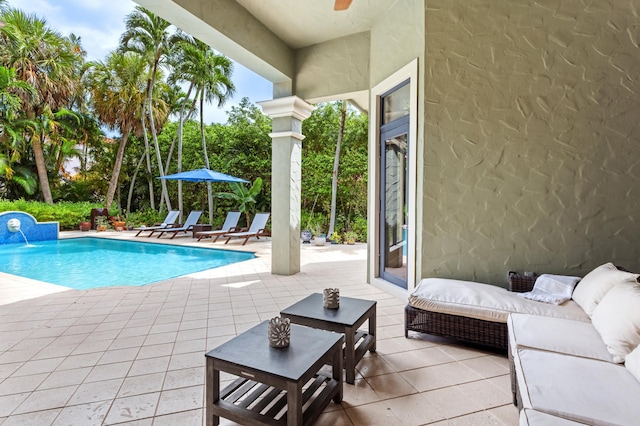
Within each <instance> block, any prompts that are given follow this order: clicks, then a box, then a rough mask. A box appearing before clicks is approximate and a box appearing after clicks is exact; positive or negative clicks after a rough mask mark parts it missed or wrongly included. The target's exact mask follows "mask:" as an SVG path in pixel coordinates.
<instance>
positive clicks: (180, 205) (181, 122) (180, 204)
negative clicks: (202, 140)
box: [178, 82, 196, 222]
mask: <svg viewBox="0 0 640 426" xmlns="http://www.w3.org/2000/svg"><path fill="white" fill-rule="evenodd" d="M192 90H193V82H192V83H191V84H190V85H189V89H188V90H187V94H186V95H185V98H184V102H183V103H182V107H181V108H180V118H179V120H178V173H180V172H181V171H182V136H183V135H182V131H183V128H184V121H185V120H186V117H188V116H190V115H191V114H192V113H193V109H194V108H195V103H196V99H195V98H194V99H193V101H192V102H191V109H190V110H189V113H188V114H187V115H185V113H184V110H185V107H186V105H187V101H188V100H189V96H190V95H191V91H192ZM178 210H180V222H182V216H183V211H184V205H183V200H182V181H181V180H179V181H178Z"/></svg>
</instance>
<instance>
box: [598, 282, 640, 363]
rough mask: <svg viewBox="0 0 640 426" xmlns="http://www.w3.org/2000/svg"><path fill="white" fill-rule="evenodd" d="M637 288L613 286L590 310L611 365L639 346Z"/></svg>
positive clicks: (639, 326)
mask: <svg viewBox="0 0 640 426" xmlns="http://www.w3.org/2000/svg"><path fill="white" fill-rule="evenodd" d="M638 307H640V285H638V284H635V283H623V284H618V285H616V286H614V287H613V288H612V289H611V290H609V292H608V293H607V294H606V296H604V297H603V298H602V301H601V302H600V303H599V304H598V306H596V308H595V309H594V310H593V315H592V316H591V322H592V323H593V326H594V327H595V329H596V330H597V331H598V333H600V337H602V341H603V342H604V344H605V345H607V350H608V351H609V353H610V354H611V356H612V357H613V361H614V362H618V363H621V362H624V357H625V356H627V355H628V354H629V353H630V352H631V351H632V350H634V349H635V348H636V347H637V346H638V345H640V309H638Z"/></svg>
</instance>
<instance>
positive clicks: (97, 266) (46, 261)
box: [0, 237, 255, 290]
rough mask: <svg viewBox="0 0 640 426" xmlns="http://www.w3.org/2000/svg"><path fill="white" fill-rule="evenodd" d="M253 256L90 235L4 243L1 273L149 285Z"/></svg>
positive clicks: (64, 282)
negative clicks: (29, 242) (32, 242)
mask: <svg viewBox="0 0 640 426" xmlns="http://www.w3.org/2000/svg"><path fill="white" fill-rule="evenodd" d="M253 258H255V255H254V254H253V253H247V252H238V251H231V250H219V249H209V248H198V247H186V246H176V245H167V244H157V243H141V242H134V241H120V240H111V239H105V238H91V237H85V238H69V239H63V240H54V241H39V242H37V243H34V244H30V245H28V246H27V245H25V244H4V245H0V272H6V273H8V274H12V275H18V276H21V277H26V278H31V279H34V280H39V281H45V282H48V283H52V284H57V285H61V286H65V287H70V288H74V289H77V290H86V289H90V288H96V287H111V286H140V285H146V284H151V283H154V282H158V281H163V280H167V279H171V278H175V277H179V276H181V275H186V274H190V273H193V272H199V271H203V270H206V269H212V268H217V267H220V266H224V265H229V264H232V263H236V262H242V261H244V260H248V259H253Z"/></svg>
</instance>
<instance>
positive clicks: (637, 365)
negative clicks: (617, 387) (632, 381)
mask: <svg viewBox="0 0 640 426" xmlns="http://www.w3.org/2000/svg"><path fill="white" fill-rule="evenodd" d="M624 366H625V367H627V370H629V372H630V373H631V374H633V377H635V378H636V379H638V381H640V346H638V347H637V348H635V349H634V350H633V351H631V353H630V354H629V355H627V356H626V357H624Z"/></svg>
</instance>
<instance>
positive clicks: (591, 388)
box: [407, 263, 640, 425]
mask: <svg viewBox="0 0 640 426" xmlns="http://www.w3.org/2000/svg"><path fill="white" fill-rule="evenodd" d="M639 277H640V275H638V274H635V273H631V272H628V271H626V270H624V269H622V268H616V267H615V266H614V265H613V264H611V263H607V264H604V265H601V266H599V267H597V268H595V269H594V270H593V271H591V272H590V273H589V274H587V275H586V276H585V277H584V278H582V279H581V280H580V281H579V283H578V284H577V286H576V287H575V290H573V292H572V293H571V295H570V297H571V300H568V301H566V302H564V303H562V304H561V305H559V306H556V305H550V304H548V303H542V302H536V301H530V302H533V303H536V304H538V305H542V306H544V305H548V306H555V307H556V308H558V310H554V309H553V308H552V309H549V310H547V309H544V308H542V310H541V311H540V312H523V311H525V310H527V309H530V307H528V304H525V305H519V304H517V303H516V302H517V300H513V297H514V296H515V297H517V298H518V299H522V298H521V297H519V296H517V295H515V294H513V293H512V292H509V291H507V290H506V289H503V290H504V291H503V292H502V294H503V296H504V297H505V300H501V301H499V302H498V304H497V305H495V306H494V307H495V308H496V309H495V311H494V312H493V317H492V316H491V314H489V313H488V312H486V311H488V310H489V308H488V307H489V306H490V305H491V303H493V302H496V301H495V300H493V302H492V299H493V298H495V297H497V296H498V295H499V294H500V293H501V292H500V291H498V290H493V289H489V288H486V287H485V286H486V284H478V283H470V282H461V283H458V284H457V285H456V284H455V283H452V282H449V283H448V284H449V285H451V286H452V287H453V289H452V291H454V290H455V289H456V288H457V289H458V290H460V289H461V288H462V289H465V288H466V289H467V293H468V294H465V295H462V296H461V297H460V298H458V301H459V302H460V304H459V306H457V307H456V308H452V307H451V306H450V307H449V310H450V311H455V314H453V316H456V317H457V316H461V315H457V314H460V313H463V312H464V315H468V314H469V312H474V314H472V315H474V317H475V318H473V320H474V321H476V324H475V326H476V328H477V332H480V331H481V329H482V328H483V327H484V328H485V329H490V330H493V332H494V335H498V334H500V333H499V332H498V331H496V330H499V328H498V327H497V326H496V327H494V328H491V327H490V326H488V325H486V324H481V323H480V321H484V322H485V323H491V322H494V323H496V324H502V322H501V321H490V320H488V319H487V318H488V317H490V318H494V319H497V318H502V316H503V312H504V310H505V309H506V308H508V307H509V303H510V302H509V301H511V302H512V303H513V305H512V306H511V307H512V308H518V311H513V312H510V313H509V314H507V321H506V332H507V342H508V351H507V353H508V357H509V361H510V366H511V385H512V392H513V396H514V405H516V406H517V407H518V408H520V410H521V411H520V425H574V424H589V425H633V424H638V419H640V404H638V401H639V400H640V347H639V345H640V284H639ZM536 279H537V278H536V277H524V276H520V275H518V274H511V276H510V280H509V281H510V288H511V289H517V290H518V291H528V290H529V289H532V288H533V287H534V284H535V282H536ZM423 281H424V280H423ZM443 281H445V282H446V281H447V280H443ZM448 281H455V280H448ZM429 284H433V283H431V282H429V283H428V284H427V286H429V287H432V286H431V285H429ZM441 284H444V283H441ZM421 286H422V283H421ZM419 287H420V286H419ZM469 288H472V289H473V290H469ZM419 290H422V291H419ZM416 292H417V293H418V294H421V295H422V297H425V296H427V294H426V293H425V291H424V289H419V288H418V289H416ZM416 292H414V294H412V296H411V297H410V303H412V302H411V300H412V299H415V298H416V296H417V295H416ZM472 294H475V295H476V296H479V295H484V296H486V298H487V299H488V301H484V303H483V302H481V303H479V306H476V308H477V309H476V310H471V308H470V307H468V306H465V304H466V303H472V302H474V300H473V299H472V298H471V297H472V296H471V295H472ZM452 298H453V296H449V299H452ZM440 299H441V298H440ZM523 300H527V299H523ZM476 301H477V300H476ZM413 303H416V301H415V300H413ZM442 304H443V303H442V300H438V303H436V305H438V306H440V308H438V309H441V306H442ZM422 306H424V305H422ZM416 309H418V310H422V309H421V308H416V307H414V306H412V307H411V308H408V312H410V313H411V312H413V311H414V310H416ZM431 309H436V308H431ZM456 309H457V310H456ZM559 309H562V311H560V310H559ZM478 312H481V314H478ZM560 312H562V314H560ZM437 314H438V315H440V316H442V315H452V314H451V313H449V314H443V313H441V312H437ZM479 316H482V317H483V319H479V318H477V317H479ZM417 317H419V315H413V314H411V315H409V316H407V320H408V321H414V324H413V326H411V328H408V329H416V328H421V329H423V330H424V329H432V328H433V327H432V326H428V327H427V326H424V324H421V325H420V326H419V327H418V326H417V325H416V324H418V323H420V321H418V322H416V321H415V318H417ZM444 328H445V329H446V327H444ZM450 329H451V328H450ZM453 329H454V330H455V327H453ZM427 332H428V331H427ZM444 334H445V333H441V334H440V335H444ZM450 334H454V336H451V337H457V335H458V334H460V333H458V332H457V331H454V332H453V333H450ZM465 340H467V341H470V340H474V343H483V339H482V338H479V337H477V336H476V337H474V338H473V339H465ZM487 341H488V342H490V343H493V342H496V341H497V342H499V344H490V345H489V346H493V347H500V348H502V346H503V345H502V340H501V339H495V338H491V339H485V340H484V342H487Z"/></svg>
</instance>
